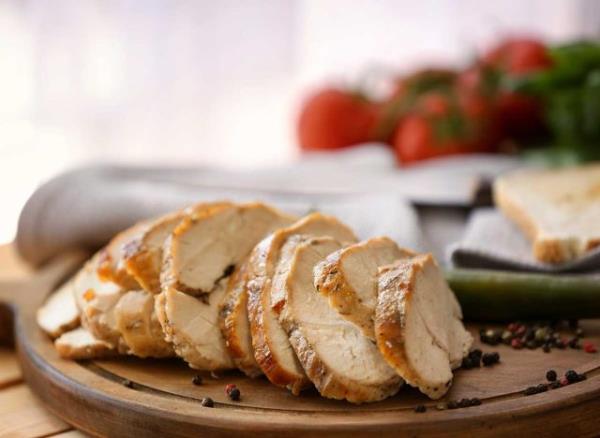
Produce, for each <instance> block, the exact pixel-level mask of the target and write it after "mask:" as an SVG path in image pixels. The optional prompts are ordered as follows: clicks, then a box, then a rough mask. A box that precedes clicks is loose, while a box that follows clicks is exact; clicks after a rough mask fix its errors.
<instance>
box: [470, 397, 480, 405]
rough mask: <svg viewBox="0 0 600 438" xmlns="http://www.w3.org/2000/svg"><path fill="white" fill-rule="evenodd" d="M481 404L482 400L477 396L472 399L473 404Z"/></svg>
mask: <svg viewBox="0 0 600 438" xmlns="http://www.w3.org/2000/svg"><path fill="white" fill-rule="evenodd" d="M479 405H481V400H480V399H478V398H477V397H475V398H472V399H471V406H479Z"/></svg>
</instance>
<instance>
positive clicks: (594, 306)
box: [446, 269, 600, 321]
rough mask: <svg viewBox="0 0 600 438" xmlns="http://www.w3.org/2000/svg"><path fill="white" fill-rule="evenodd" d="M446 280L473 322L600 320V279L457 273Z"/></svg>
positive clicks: (570, 276)
mask: <svg viewBox="0 0 600 438" xmlns="http://www.w3.org/2000/svg"><path fill="white" fill-rule="evenodd" d="M446 280H447V281H448V284H449V285H450V288H451V289H452V290H453V291H454V293H455V294H456V297H457V298H458V301H459V302H460V304H461V306H462V309H463V314H464V317H465V319H469V320H478V321H514V320H522V319H523V320H524V319H538V320H546V319H548V320H552V319H583V318H600V275H596V276H595V277H593V276H590V275H573V274H570V275H548V274H534V273H515V272H504V271H490V270H477V269H455V270H450V271H447V272H446Z"/></svg>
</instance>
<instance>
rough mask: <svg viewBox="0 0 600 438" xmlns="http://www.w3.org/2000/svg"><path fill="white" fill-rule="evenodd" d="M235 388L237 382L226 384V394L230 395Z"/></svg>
mask: <svg viewBox="0 0 600 438" xmlns="http://www.w3.org/2000/svg"><path fill="white" fill-rule="evenodd" d="M233 388H236V386H235V383H230V384H228V385H226V386H225V394H227V395H229V393H230V392H231V390H232V389H233Z"/></svg>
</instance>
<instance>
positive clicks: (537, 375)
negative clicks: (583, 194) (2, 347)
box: [0, 254, 600, 437]
mask: <svg viewBox="0 0 600 438" xmlns="http://www.w3.org/2000/svg"><path fill="white" fill-rule="evenodd" d="M82 260H83V256H82V255H81V254H79V255H78V254H68V255H65V256H62V257H60V258H59V259H58V260H56V261H54V262H53V263H52V264H50V265H49V266H48V267H46V268H45V269H44V270H42V271H40V272H39V273H37V275H36V276H35V277H34V278H33V279H32V280H31V281H28V282H27V283H18V282H15V283H11V284H6V283H4V284H2V285H0V302H3V303H4V304H5V305H4V310H6V309H7V308H10V309H11V310H12V312H6V311H4V312H0V315H4V321H3V322H4V323H7V318H6V316H7V315H9V314H10V313H12V314H13V315H14V328H15V330H14V339H15V344H16V347H17V350H18V355H19V358H20V361H21V365H22V367H23V373H24V375H25V378H26V380H27V382H28V383H29V385H30V386H31V388H32V389H33V390H34V392H35V393H36V394H37V395H38V396H39V397H40V398H41V399H42V400H43V401H44V402H45V403H46V404H47V406H48V408H49V409H50V410H51V411H52V412H53V413H55V414H56V415H57V416H59V417H61V418H62V419H64V420H65V421H67V422H68V423H70V424H72V425H73V426H75V427H77V428H79V429H81V430H84V431H85V432H88V433H90V434H92V435H98V436H127V437H136V436H139V437H141V436H144V437H146V436H160V437H167V436H232V435H235V436H242V435H244V436H261V437H268V436H274V437H275V436H277V437H280V436H283V435H285V436H294V437H299V436H315V435H319V436H328V437H330V436H331V437H333V436H363V435H377V436H395V437H397V436H404V435H409V436H416V435H419V436H456V435H457V434H459V433H460V434H464V435H467V436H477V437H485V436H498V435H503V436H504V435H509V434H510V435H512V436H533V435H534V434H535V436H536V437H543V436H567V435H569V436H598V435H599V434H600V354H588V353H585V352H583V351H582V350H571V349H567V350H554V351H552V352H551V353H544V352H542V350H541V349H538V350H534V351H530V350H520V351H517V350H513V349H511V348H509V347H506V346H503V345H501V346H498V347H489V346H486V345H484V346H480V345H478V346H479V347H481V348H482V349H483V350H484V351H491V350H492V349H493V350H496V351H498V352H499V353H500V355H501V363H500V364H498V365H495V366H493V367H490V368H485V367H484V368H478V369H473V370H458V371H457V372H456V376H455V382H454V385H453V386H452V389H451V390H450V392H449V394H448V395H447V396H446V397H445V398H444V400H455V399H461V398H465V397H466V398H473V397H478V398H480V399H481V400H482V404H481V405H480V406H476V407H469V408H462V409H455V410H437V409H436V404H437V403H439V401H438V402H435V401H431V400H428V399H427V398H426V397H425V396H423V395H421V394H420V393H418V391H415V390H414V389H411V388H404V389H402V390H401V391H400V393H399V394H398V395H396V396H395V397H392V398H390V399H388V400H385V401H383V402H379V403H372V404H365V405H360V406H354V405H351V404H349V403H346V402H342V401H334V400H326V399H323V398H321V397H320V396H319V395H318V394H317V393H316V392H308V393H306V394H303V395H302V396H300V397H294V396H292V395H290V394H289V393H288V392H287V391H285V390H283V389H280V388H276V387H274V386H273V385H271V384H269V383H268V382H267V381H266V380H265V379H255V380H252V379H248V378H246V377H244V376H242V375H241V374H240V373H237V372H230V373H225V374H223V375H221V376H220V378H218V379H215V378H212V377H210V376H209V375H208V374H202V376H203V378H204V383H203V384H202V385H201V386H195V385H193V384H192V383H191V380H192V377H193V376H194V375H195V374H196V373H195V372H194V371H193V370H191V369H189V368H187V367H186V366H185V364H183V363H182V362H181V361H178V360H138V359H135V358H115V359H110V360H96V361H80V362H72V361H66V360H62V359H60V358H59V357H58V356H57V354H56V352H55V350H54V348H53V346H52V342H51V341H50V340H49V339H48V338H47V337H46V336H45V335H44V333H42V332H41V331H40V330H39V329H38V328H37V326H36V324H35V310H36V309H37V308H38V306H39V305H40V303H41V302H42V301H43V299H44V297H45V296H47V294H48V293H50V292H51V291H52V290H53V289H54V288H55V287H56V286H57V285H58V284H59V283H60V282H61V281H62V280H63V279H64V278H65V277H66V276H67V275H68V274H69V273H70V272H72V271H73V270H74V269H75V268H76V267H77V266H78V265H79V264H80V263H81V261H82ZM0 308H2V306H0ZM0 322H1V321H0ZM582 326H583V328H584V330H585V331H586V333H587V335H586V338H588V339H590V340H592V341H594V342H596V343H597V344H600V320H594V321H584V322H583V323H582ZM0 327H1V325H0ZM469 328H470V329H471V330H472V331H473V333H474V334H476V333H477V331H478V329H479V326H476V325H469ZM550 368H553V369H555V370H556V371H557V372H558V373H559V374H562V373H564V372H565V371H566V370H567V369H571V368H572V369H575V370H577V371H578V372H585V373H586V374H587V376H588V379H587V380H585V381H583V382H580V383H576V384H573V385H569V386H566V387H563V388H560V389H556V390H552V391H548V392H546V393H542V394H538V395H534V396H524V395H523V390H524V389H525V388H526V387H528V386H531V385H535V384H538V383H542V382H544V381H545V373H546V370H548V369H550ZM126 380H127V381H130V382H131V385H130V386H126V385H124V384H123V383H124V382H125V381H126ZM228 383H235V384H236V385H237V386H238V387H239V388H240V390H241V393H242V398H241V400H240V401H239V402H233V401H230V400H229V399H228V398H227V396H226V395H225V392H224V387H225V385H226V384H228ZM203 397H211V398H212V399H213V400H214V401H215V407H214V408H205V407H202V406H201V404H200V400H201V399H202V398H203ZM418 404H424V405H426V406H427V412H425V413H416V412H414V407H415V406H416V405H418Z"/></svg>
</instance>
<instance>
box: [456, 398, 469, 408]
mask: <svg viewBox="0 0 600 438" xmlns="http://www.w3.org/2000/svg"><path fill="white" fill-rule="evenodd" d="M469 406H471V400H469V399H468V398H463V399H461V400H460V401H459V402H458V407H459V408H468V407H469Z"/></svg>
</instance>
